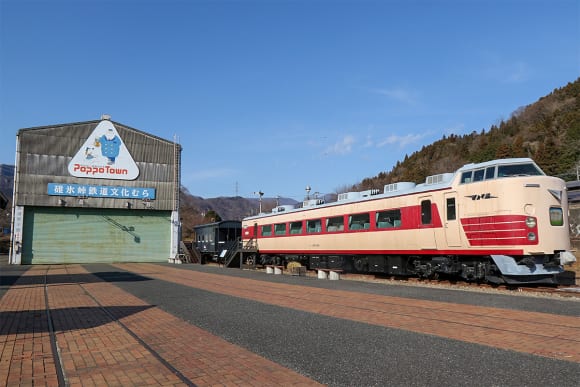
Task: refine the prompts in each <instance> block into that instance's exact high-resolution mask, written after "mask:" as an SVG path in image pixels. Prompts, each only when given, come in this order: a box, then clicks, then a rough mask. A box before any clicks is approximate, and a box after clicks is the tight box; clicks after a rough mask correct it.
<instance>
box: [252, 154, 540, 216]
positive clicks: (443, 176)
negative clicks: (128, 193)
mask: <svg viewBox="0 0 580 387" xmlns="http://www.w3.org/2000/svg"><path fill="white" fill-rule="evenodd" d="M530 163H532V164H533V165H534V166H535V167H536V168H537V169H538V171H539V172H541V173H542V174H544V172H543V171H542V170H541V169H540V167H539V166H538V165H537V164H536V163H535V162H534V161H533V160H532V159H530V158H527V157H522V158H507V159H496V160H491V161H486V162H482V163H470V164H465V165H464V166H462V167H461V168H459V169H458V170H457V171H455V172H451V173H440V174H437V175H431V176H427V178H426V179H425V182H424V183H420V184H415V183H413V182H397V183H391V184H387V185H385V186H384V189H383V191H382V192H381V190H379V189H370V190H366V191H358V192H345V193H341V194H339V195H338V200H337V201H334V202H328V203H327V202H325V201H324V200H323V199H318V198H315V199H307V200H304V201H303V202H302V206H301V207H293V206H289V205H285V206H278V207H275V208H274V209H273V210H272V212H270V213H261V214H258V215H254V216H250V217H247V218H245V219H258V218H263V217H267V216H272V215H276V214H280V213H286V212H298V211H306V210H311V209H313V208H324V207H332V206H336V205H342V204H347V203H356V202H363V201H366V200H370V199H380V198H387V197H395V196H402V195H408V194H412V193H421V192H428V191H437V190H441V189H446V188H449V187H451V185H452V183H453V181H454V180H455V177H456V176H457V175H461V174H462V173H464V172H467V171H471V170H476V169H483V168H487V167H491V166H495V165H518V164H530Z"/></svg>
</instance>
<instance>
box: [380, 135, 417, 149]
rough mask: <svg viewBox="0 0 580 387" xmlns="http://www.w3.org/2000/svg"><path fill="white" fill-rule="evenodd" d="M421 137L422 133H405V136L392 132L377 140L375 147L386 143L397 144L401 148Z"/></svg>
mask: <svg viewBox="0 0 580 387" xmlns="http://www.w3.org/2000/svg"><path fill="white" fill-rule="evenodd" d="M423 137H424V135H421V134H407V135H406V136H399V135H396V134H392V135H390V136H389V137H387V138H385V139H383V140H381V141H379V142H377V144H376V147H377V148H382V147H384V146H387V145H398V146H399V148H403V147H405V146H407V145H409V144H414V143H417V142H419V141H420V140H421V139H422V138H423Z"/></svg>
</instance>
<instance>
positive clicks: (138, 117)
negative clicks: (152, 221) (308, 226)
mask: <svg viewBox="0 0 580 387" xmlns="http://www.w3.org/2000/svg"><path fill="white" fill-rule="evenodd" d="M579 4H580V2H579V1H578V0H488V1H484V0H464V1H460V0H441V1H427V0H423V1H421V0H416V1H413V0H410V1H405V0H392V1H390V0H383V1H378V0H377V1H370V0H367V1H365V0H359V1H355V0H352V1H338V0H337V1H331V0H295V1H291V0H287V1H284V0H280V1H276V0H270V1H266V0H254V1H252V0H248V1H235V0H230V1H225V0H223V1H220V0H217V1H193V0H192V1H185V0H181V1H180V0H155V1H154V0H149V1H148V0H102V1H98V0H85V1H82V0H77V1H73V0H68V1H65V0H51V1H48V0H46V1H32V0H0V133H2V138H1V139H0V163H4V164H13V163H14V148H15V142H16V141H15V140H16V132H17V131H18V129H21V128H28V127H35V126H44V125H54V124H62V123H70V122H79V121H90V120H96V119H99V118H100V116H101V115H102V114H110V115H111V116H112V119H113V120H114V121H116V122H120V123H122V124H125V125H128V126H131V127H133V128H136V129H140V130H143V131H145V132H149V133H152V134H154V135H157V136H160V137H163V138H166V139H168V140H172V139H173V138H174V136H176V137H177V138H178V140H179V142H180V143H181V145H182V146H183V154H182V164H183V165H182V184H183V185H184V186H185V187H187V188H188V189H189V191H190V192H191V193H192V194H194V195H198V196H202V197H206V198H208V197H217V196H234V195H235V194H236V193H237V194H239V195H240V196H245V197H252V196H253V195H252V193H253V192H255V191H258V190H262V191H263V192H264V193H265V196H266V197H275V196H277V195H280V196H284V197H291V198H294V199H297V200H301V199H302V198H303V196H304V194H305V191H304V187H306V185H310V186H311V187H312V190H313V192H314V191H317V192H320V193H331V192H334V191H336V189H337V188H341V187H343V186H345V185H351V184H355V183H357V182H359V181H360V180H362V179H363V178H365V177H371V176H375V175H376V174H378V173H379V172H381V171H389V170H390V169H391V168H392V167H393V166H394V165H395V164H396V162H397V161H398V160H402V159H403V158H404V157H405V154H409V155H410V154H411V153H413V152H414V151H417V150H420V149H421V147H422V146H423V145H427V144H430V143H432V142H433V141H436V140H438V139H440V138H441V137H442V136H443V135H448V134H450V133H455V134H459V135H461V134H465V133H470V132H472V131H474V130H475V131H478V132H479V131H481V130H482V129H488V128H489V127H490V126H491V125H493V124H497V123H499V122H500V120H502V119H508V118H509V116H510V114H511V113H512V112H513V111H514V110H516V109H517V108H518V107H521V106H524V105H527V104H530V103H533V102H535V101H537V100H538V99H539V98H540V97H542V96H544V95H546V94H549V93H550V92H551V91H552V90H554V89H555V88H559V87H562V86H565V85H566V84H567V83H568V82H572V81H574V80H576V79H577V78H578V76H579V75H580V8H579Z"/></svg>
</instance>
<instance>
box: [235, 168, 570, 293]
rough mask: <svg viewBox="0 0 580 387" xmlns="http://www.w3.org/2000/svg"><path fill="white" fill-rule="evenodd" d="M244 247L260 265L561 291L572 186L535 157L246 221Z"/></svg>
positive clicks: (276, 210) (279, 210)
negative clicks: (556, 287)
mask: <svg viewBox="0 0 580 387" xmlns="http://www.w3.org/2000/svg"><path fill="white" fill-rule="evenodd" d="M242 239H243V243H244V245H246V246H248V245H252V246H255V247H256V248H257V251H258V253H257V256H256V258H257V259H258V262H261V263H274V264H287V263H288V262H290V261H299V262H301V263H302V264H303V265H305V266H307V267H309V268H310V269H317V268H325V269H341V270H344V271H347V272H362V273H365V272H366V273H384V274H388V275H416V276H420V277H425V278H431V277H437V276H442V275H445V276H454V277H461V278H463V279H465V280H470V281H488V282H493V283H510V284H526V283H528V284H529V283H557V282H558V274H559V273H562V272H563V265H564V264H567V263H571V262H573V261H575V257H574V255H573V254H572V253H571V251H570V249H571V246H570V237H569V225H568V202H567V192H566V185H565V183H564V181H563V180H561V179H559V178H556V177H551V176H546V175H545V173H544V172H542V170H541V169H540V168H539V167H538V166H537V165H536V164H535V163H534V161H533V160H531V159H528V158H519V159H501V160H494V161H489V162H485V163H480V164H468V165H465V166H463V167H462V168H460V169H459V170H458V171H456V172H455V173H445V174H440V175H435V176H429V177H428V178H427V179H426V182H425V183H424V184H417V185H416V184H414V183H406V182H402V183H394V184H389V185H387V186H385V187H384V191H383V192H379V190H370V191H364V192H349V193H343V194H340V195H339V197H338V200H337V201H336V202H332V203H323V202H322V201H321V200H318V199H314V200H306V201H305V202H304V203H303V205H302V207H300V208H294V207H292V206H280V207H277V208H274V210H273V211H272V213H268V214H259V215H257V216H252V217H248V218H245V219H244V220H243V222H242Z"/></svg>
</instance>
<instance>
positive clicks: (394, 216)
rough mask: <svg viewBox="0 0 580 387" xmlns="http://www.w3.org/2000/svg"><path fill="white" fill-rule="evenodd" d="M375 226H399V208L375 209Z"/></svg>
mask: <svg viewBox="0 0 580 387" xmlns="http://www.w3.org/2000/svg"><path fill="white" fill-rule="evenodd" d="M376 222H377V223H376V226H377V228H393V227H401V210H399V209H397V210H388V211H377V215H376Z"/></svg>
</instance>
